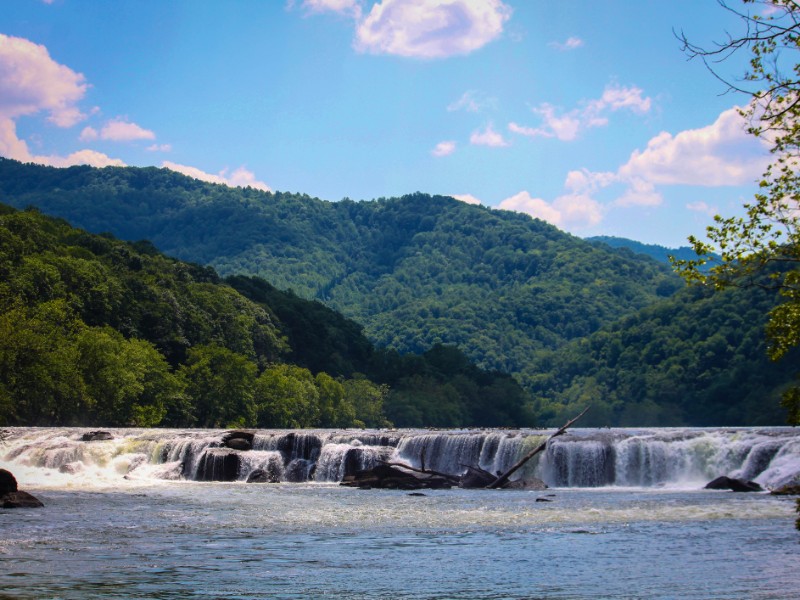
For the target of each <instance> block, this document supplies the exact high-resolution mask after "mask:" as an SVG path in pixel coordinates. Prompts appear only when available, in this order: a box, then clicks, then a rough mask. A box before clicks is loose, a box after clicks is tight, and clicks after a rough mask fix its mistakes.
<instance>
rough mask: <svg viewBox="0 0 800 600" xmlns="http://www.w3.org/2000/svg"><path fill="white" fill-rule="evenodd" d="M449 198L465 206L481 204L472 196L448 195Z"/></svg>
mask: <svg viewBox="0 0 800 600" xmlns="http://www.w3.org/2000/svg"><path fill="white" fill-rule="evenodd" d="M450 197H451V198H455V199H456V200H461V202H465V203H466V204H483V202H481V201H480V200H479V199H478V198H476V197H475V196H473V195H472V194H450Z"/></svg>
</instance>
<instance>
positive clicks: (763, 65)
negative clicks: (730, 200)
mask: <svg viewBox="0 0 800 600" xmlns="http://www.w3.org/2000/svg"><path fill="white" fill-rule="evenodd" d="M744 3H745V4H763V5H765V7H766V8H768V9H769V10H765V11H763V13H761V14H759V13H758V12H757V13H756V14H750V13H745V12H737V11H735V10H733V9H731V8H730V7H728V6H727V5H726V4H725V3H721V4H722V6H723V7H724V8H726V9H727V10H729V11H730V12H733V13H735V14H737V15H738V16H739V18H740V19H741V21H742V25H743V26H744V33H743V34H742V35H741V36H740V37H736V36H730V35H729V36H728V38H727V40H726V41H725V42H724V43H722V44H718V45H716V46H715V47H713V48H712V49H706V48H703V47H701V46H698V45H696V44H693V43H691V42H689V41H688V40H687V39H686V38H685V37H683V38H682V39H683V42H684V49H685V50H686V52H687V53H688V54H689V56H690V57H693V58H694V57H699V58H701V59H702V60H703V61H704V62H705V63H706V65H707V66H709V65H713V66H710V68H711V70H712V71H713V72H715V74H717V72H716V69H719V65H718V63H719V60H718V59H720V58H721V59H725V58H727V57H729V56H731V55H733V54H735V53H736V52H738V51H740V50H742V49H744V50H746V51H749V52H750V56H749V59H750V60H749V70H748V72H747V73H746V74H745V77H744V80H743V81H738V82H735V83H731V84H729V86H730V88H731V89H732V90H734V91H737V92H741V93H744V94H745V95H746V96H747V97H748V104H747V106H746V107H745V108H744V109H742V110H741V111H740V112H741V114H742V115H743V116H744V117H746V118H747V119H749V122H750V127H749V129H748V131H749V132H750V133H751V134H752V135H754V136H756V137H759V138H761V139H762V140H764V141H766V142H767V143H768V144H769V145H770V147H771V148H770V149H771V152H772V155H773V160H772V162H771V164H770V165H769V167H768V168H767V170H766V172H765V173H764V175H763V178H762V180H761V182H760V189H761V192H760V193H758V194H756V195H755V198H754V201H752V202H749V203H746V204H745V205H744V209H745V211H744V215H743V216H733V217H722V216H719V215H717V216H716V217H714V221H715V224H714V225H713V226H710V227H708V229H707V231H706V234H707V238H708V241H702V240H700V239H699V238H696V237H691V238H690V239H689V241H690V242H691V243H692V246H693V248H694V250H695V252H696V254H697V256H698V257H697V258H695V259H690V260H675V266H676V268H677V270H678V271H679V272H680V274H681V275H682V276H683V277H684V278H685V279H686V280H687V281H689V282H694V283H699V284H703V285H707V286H711V287H713V288H715V289H725V288H729V287H743V288H750V289H752V288H757V287H763V286H765V285H766V286H768V287H771V288H773V289H777V290H779V291H780V293H781V294H782V295H783V302H782V303H781V304H780V305H779V306H777V307H772V308H771V310H770V312H769V316H770V321H769V324H768V326H767V336H768V341H769V348H768V350H769V354H770V356H771V357H772V358H773V359H775V360H777V359H779V358H781V357H783V356H785V355H786V354H787V353H788V352H789V351H790V350H791V349H792V348H795V347H797V346H798V343H799V342H800V270H798V267H797V265H798V263H800V228H798V224H799V223H800V221H799V220H798V214H799V213H798V205H799V204H800V202H799V201H800V171H798V159H800V82H799V81H800V80H798V76H799V75H800V60H798V55H797V51H798V50H799V49H800V4H798V3H797V2H795V1H793V0H770V1H769V2H760V1H759V2H757V1H756V0H744ZM712 61H713V62H712ZM715 63H716V64H715ZM723 80H724V78H723ZM717 250H718V251H719V256H715V255H714V252H715V251H717ZM709 265H711V266H710V268H708V267H709ZM776 265H777V268H776ZM702 268H708V271H707V272H704V271H703V270H702ZM765 277H768V278H769V279H768V280H765ZM783 405H784V406H785V407H786V408H788V410H789V417H790V419H791V420H790V422H791V423H793V424H795V425H800V420H798V416H799V415H800V393H798V392H797V391H796V390H788V391H787V393H786V395H785V396H784V399H783Z"/></svg>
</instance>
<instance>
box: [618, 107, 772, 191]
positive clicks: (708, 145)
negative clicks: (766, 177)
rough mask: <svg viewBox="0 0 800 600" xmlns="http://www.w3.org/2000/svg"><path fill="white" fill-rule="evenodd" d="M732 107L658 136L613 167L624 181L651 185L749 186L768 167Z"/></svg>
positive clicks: (766, 158) (759, 146)
mask: <svg viewBox="0 0 800 600" xmlns="http://www.w3.org/2000/svg"><path fill="white" fill-rule="evenodd" d="M745 128H746V123H745V121H744V119H743V118H742V117H741V115H739V109H738V108H737V107H734V108H731V109H729V110H726V111H724V112H723V113H722V114H720V116H719V117H718V118H717V120H716V121H715V122H714V123H712V124H711V125H708V126H706V127H701V128H699V129H689V130H686V131H682V132H680V133H678V134H677V135H674V136H673V135H672V134H670V133H667V132H666V131H665V132H662V133H660V134H658V135H657V136H656V137H654V138H653V139H651V140H650V141H649V142H648V143H647V147H646V148H645V149H644V150H642V151H640V150H635V151H634V152H633V153H632V154H631V157H630V159H629V160H628V162H627V163H626V164H624V165H623V166H622V167H620V169H619V173H620V176H622V177H624V178H626V179H632V178H641V179H645V180H647V181H650V182H652V183H654V184H666V185H681V184H683V185H701V186H710V187H716V186H726V185H741V184H747V183H752V182H753V181H754V180H755V179H756V178H758V177H759V175H760V174H761V173H762V172H763V171H764V169H765V168H766V166H767V164H768V163H769V155H768V153H767V151H766V149H765V148H764V146H763V143H760V142H759V141H758V140H757V139H756V138H755V137H753V136H752V135H750V134H748V133H747V131H746V130H745Z"/></svg>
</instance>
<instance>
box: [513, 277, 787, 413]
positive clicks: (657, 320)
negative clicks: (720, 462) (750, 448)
mask: <svg viewBox="0 0 800 600" xmlns="http://www.w3.org/2000/svg"><path fill="white" fill-rule="evenodd" d="M775 302H776V293H775V292H769V291H766V290H760V291H757V290H741V289H729V290H725V291H721V292H718V293H712V292H711V291H709V290H705V289H703V288H699V287H691V288H689V289H686V290H683V291H681V292H680V293H679V294H677V295H676V296H675V297H674V298H670V299H667V300H664V301H662V302H660V303H658V304H654V305H653V306H651V307H648V308H646V309H643V310H642V311H640V312H639V313H637V314H636V315H632V316H628V317H625V318H624V319H622V320H620V321H619V322H617V323H614V324H612V325H610V326H608V327H606V328H604V329H603V330H601V331H599V332H597V333H595V334H593V335H591V336H589V337H588V338H586V339H583V340H579V341H577V342H573V343H572V344H569V345H567V346H565V347H563V348H561V349H559V350H557V351H555V352H552V353H540V354H538V355H537V356H536V357H535V359H534V361H533V363H534V367H535V368H536V369H538V370H539V372H540V375H538V376H537V377H535V378H533V379H531V380H530V381H529V382H528V385H529V387H530V388H531V390H532V393H533V395H534V397H535V408H536V410H537V413H538V414H539V416H540V418H541V419H542V421H543V423H546V424H549V425H558V424H560V423H562V422H563V421H564V420H566V418H568V417H569V416H570V415H573V414H575V413H576V412H578V411H579V410H581V409H582V408H583V407H584V406H586V405H587V404H591V405H592V410H591V411H590V412H589V413H587V415H586V417H584V419H583V420H582V421H581V422H582V423H584V424H585V425H586V426H601V425H612V426H613V425H618V426H645V425H651V426H652V425H662V426H664V425H668V426H683V425H694V426H719V425H777V424H780V423H782V422H784V420H785V417H786V415H785V413H784V411H782V410H781V409H780V408H779V406H778V399H779V398H780V396H781V393H782V392H783V391H784V390H786V389H787V388H788V387H789V386H790V385H791V384H792V381H793V375H792V373H793V369H794V367H793V364H792V363H793V362H794V361H791V362H784V363H773V362H770V361H769V360H768V358H767V356H766V351H765V341H764V336H763V328H764V323H765V320H766V315H767V313H768V311H769V309H770V307H771V306H774V305H775ZM795 355H796V354H795V353H793V356H795Z"/></svg>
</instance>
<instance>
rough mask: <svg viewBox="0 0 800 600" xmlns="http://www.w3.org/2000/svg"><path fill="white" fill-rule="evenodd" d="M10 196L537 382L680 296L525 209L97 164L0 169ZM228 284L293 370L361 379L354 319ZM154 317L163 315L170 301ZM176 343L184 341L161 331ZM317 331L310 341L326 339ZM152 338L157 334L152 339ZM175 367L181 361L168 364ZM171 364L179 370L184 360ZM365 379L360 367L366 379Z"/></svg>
mask: <svg viewBox="0 0 800 600" xmlns="http://www.w3.org/2000/svg"><path fill="white" fill-rule="evenodd" d="M0 194H2V196H3V197H4V198H6V201H7V202H9V203H11V204H13V205H15V206H17V207H24V206H27V205H30V204H33V205H36V206H38V207H39V208H40V209H42V210H44V211H46V212H47V213H49V214H54V215H58V216H61V217H65V218H68V219H70V220H71V221H72V222H74V223H75V224H77V225H79V226H81V227H85V228H87V229H89V230H91V231H111V232H113V233H114V234H115V235H117V236H119V237H122V238H124V239H130V240H136V239H142V238H147V239H150V240H152V241H153V242H154V243H155V245H156V246H157V247H158V248H160V249H161V250H162V251H164V252H167V253H168V254H171V255H174V256H177V257H179V258H182V259H184V260H190V261H195V262H198V263H204V264H209V265H212V266H213V267H214V268H216V269H217V270H218V271H219V272H220V273H222V274H224V275H234V274H236V275H241V274H247V275H251V276H258V277H262V278H264V279H267V280H269V281H270V282H271V283H272V284H273V285H274V286H275V287H276V288H278V289H292V290H294V293H295V294H296V295H297V297H298V299H301V298H302V299H316V300H319V301H321V302H324V303H325V304H327V305H328V306H329V307H331V308H333V309H335V310H338V311H340V312H341V313H343V314H344V315H346V316H347V317H349V318H351V319H354V320H355V321H357V322H358V323H360V324H362V325H363V327H364V332H365V333H366V337H367V338H368V339H369V340H371V341H372V342H373V343H375V344H376V345H377V346H378V347H381V348H383V347H388V348H392V349H395V350H397V351H398V352H400V353H402V354H405V353H415V354H419V353H422V352H425V351H427V350H428V349H430V348H432V347H433V346H435V345H436V344H442V345H448V346H457V347H458V348H460V349H461V350H462V351H463V352H464V353H465V354H466V355H467V357H468V358H469V359H470V360H472V361H474V362H476V364H478V365H479V366H481V367H483V368H485V369H489V370H502V371H504V372H506V373H512V374H520V375H521V376H522V377H525V378H527V377H531V376H534V375H535V373H534V372H532V371H531V368H530V360H529V359H530V356H531V355H533V354H535V353H536V352H539V351H542V350H545V349H555V348H557V347H559V346H561V345H563V344H564V343H567V342H569V341H571V340H575V339H578V338H581V337H584V336H586V335H589V334H591V333H593V332H595V331H597V330H598V329H599V328H600V327H601V326H602V325H604V324H606V323H608V322H610V321H612V320H614V319H616V318H618V317H620V316H623V315H625V314H630V313H632V312H635V311H636V310H638V309H639V308H642V307H644V306H646V305H647V304H650V303H651V302H653V301H655V300H657V299H659V298H661V297H665V296H668V295H670V294H671V293H673V292H674V291H675V290H676V289H677V288H679V287H680V286H681V285H682V284H681V282H680V279H679V278H678V277H676V276H674V275H673V274H671V273H670V272H669V269H668V268H667V267H666V266H664V265H660V264H657V263H655V262H654V261H652V260H648V259H647V258H646V257H642V256H636V255H634V254H631V253H621V252H618V251H614V250H611V249H609V248H607V247H603V246H600V245H595V244H590V243H587V242H584V241H583V240H580V239H578V238H575V237H572V236H570V235H567V234H565V233H563V232H560V231H558V230H557V229H556V228H555V227H552V226H551V225H549V224H546V223H544V222H543V221H539V220H536V219H532V218H530V217H528V216H526V215H522V214H519V213H514V212H510V211H501V210H492V209H489V208H486V207H480V206H474V205H467V204H465V203H462V202H458V201H456V200H454V199H452V198H447V197H442V196H429V195H425V194H420V193H417V194H411V195H408V196H403V197H402V198H392V199H379V200H375V201H371V202H353V201H351V200H342V201H340V202H325V201H322V200H319V199H316V198H310V197H309V196H306V195H300V194H288V193H281V192H276V193H267V192H260V191H257V190H252V189H241V188H229V187H226V186H221V185H212V184H206V183H202V182H199V181H196V180H193V179H190V178H187V177H185V176H183V175H180V174H178V173H175V172H172V171H169V170H166V169H153V168H148V169H137V168H130V167H129V168H116V167H109V168H105V169H90V168H88V167H72V168H68V169H53V168H49V167H42V166H35V165H22V164H20V163H17V162H14V161H9V160H0ZM230 283H231V285H232V286H234V287H236V289H237V290H238V291H240V292H241V293H243V294H244V295H246V296H248V297H249V298H250V299H252V300H255V301H257V302H260V303H266V304H268V305H269V306H270V307H271V308H274V310H276V311H279V312H280V313H281V321H282V322H283V324H284V327H285V328H286V329H285V331H286V332H287V333H289V334H290V337H292V338H293V339H294V340H295V341H294V342H293V343H291V344H290V345H291V352H292V353H291V354H290V355H288V356H286V360H288V361H290V362H294V363H297V364H301V365H302V366H304V367H306V368H308V369H310V370H312V371H313V372H318V371H327V372H330V373H334V372H335V373H341V374H343V375H344V376H346V377H350V376H352V374H354V373H356V372H359V367H358V366H357V365H358V364H359V363H360V362H363V361H364V360H366V357H365V355H364V353H365V352H368V348H367V347H366V346H364V347H359V348H353V347H346V346H343V345H342V344H341V341H342V340H343V339H346V338H348V337H351V336H350V333H354V332H352V331H351V332H350V333H348V332H347V331H339V330H338V329H340V328H344V329H345V330H347V329H348V328H350V325H351V323H352V322H350V323H346V322H342V321H334V320H330V321H329V326H328V327H326V328H325V329H324V330H322V331H321V332H319V335H321V336H322V339H319V338H317V337H315V335H314V336H312V337H313V339H314V340H315V341H317V342H321V343H320V344H319V345H318V346H314V345H313V344H312V343H311V339H305V340H304V339H303V338H302V336H303V335H306V336H309V335H310V333H309V332H311V331H312V330H310V329H309V328H308V327H307V326H306V325H307V323H308V322H310V321H316V320H318V319H320V318H322V313H323V309H324V307H322V305H306V304H301V303H299V302H296V301H295V300H293V299H292V298H291V297H288V296H281V297H277V295H276V293H275V292H276V290H275V289H274V288H273V289H269V286H263V287H262V286H260V285H254V284H253V283H252V281H247V280H246V279H243V278H238V277H237V278H234V279H231V280H230ZM158 300H159V299H158V298H155V299H153V303H154V304H156V306H155V308H156V309H160V311H161V312H162V313H163V314H164V315H165V316H166V315H168V314H169V305H168V304H167V305H162V306H159V302H158ZM160 333H161V335H163V339H164V341H163V344H164V345H167V344H175V345H177V346H178V348H176V350H175V352H176V353H177V359H178V360H180V359H181V355H180V351H181V348H180V339H181V337H180V334H181V331H164V332H160ZM316 333H317V332H314V334H316ZM148 339H152V338H151V337H149V334H148ZM169 356H170V357H171V360H173V359H172V355H169ZM173 362H174V360H173ZM362 372H365V371H362Z"/></svg>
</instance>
